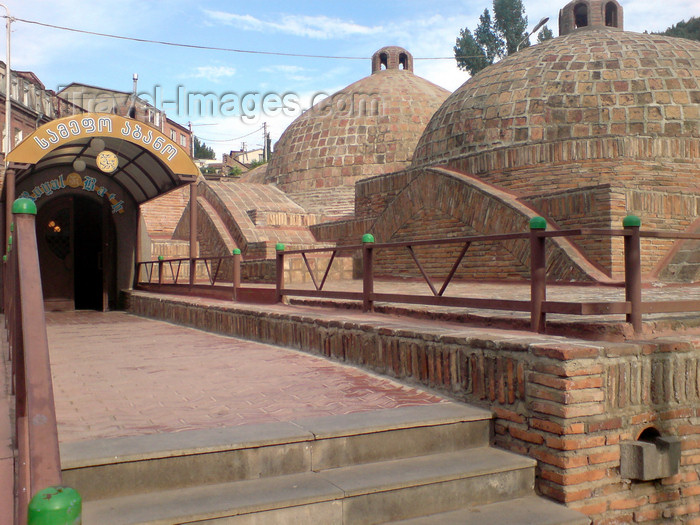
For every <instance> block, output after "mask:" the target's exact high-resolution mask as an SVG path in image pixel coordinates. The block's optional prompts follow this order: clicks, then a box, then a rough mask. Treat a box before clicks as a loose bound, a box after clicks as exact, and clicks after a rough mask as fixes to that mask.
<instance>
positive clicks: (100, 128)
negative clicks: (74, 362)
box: [0, 113, 199, 310]
mask: <svg viewBox="0 0 700 525" xmlns="http://www.w3.org/2000/svg"><path fill="white" fill-rule="evenodd" d="M7 162H8V169H7V170H6V173H5V179H4V180H3V181H2V186H3V194H2V197H3V198H2V201H3V205H4V206H5V214H0V215H4V217H5V228H4V230H5V238H6V240H7V238H9V236H10V235H11V232H10V230H11V221H12V216H11V213H10V211H9V210H10V208H11V206H7V203H8V202H10V203H11V202H12V201H13V200H14V199H15V197H24V198H29V199H31V200H32V201H34V203H35V204H36V206H37V210H38V212H37V245H38V250H39V262H40V266H41V277H42V288H43V292H44V299H45V303H46V307H47V309H52V310H66V309H74V308H75V309H95V310H107V309H109V308H113V307H116V306H117V302H118V293H119V291H120V290H123V289H128V288H130V287H131V286H132V284H133V279H134V263H135V261H136V260H137V258H138V246H139V241H140V239H139V232H138V225H139V222H140V215H139V214H140V212H139V206H140V205H141V204H143V203H144V202H147V201H149V200H151V199H154V198H156V197H158V196H160V195H162V194H164V193H167V192H169V191H171V190H173V189H175V188H178V187H181V186H183V185H186V184H190V183H193V182H195V181H196V180H197V176H198V174H199V169H198V168H197V166H195V165H194V163H193V162H192V159H191V158H190V157H189V154H188V152H186V151H184V150H183V149H182V148H180V147H179V146H178V145H177V144H175V143H174V142H172V141H171V140H170V139H169V138H167V137H166V136H165V135H163V134H162V133H161V132H160V131H159V130H158V129H156V128H152V127H151V126H150V125H149V124H147V123H144V122H139V121H137V120H134V119H129V118H124V117H121V116H119V115H112V114H103V113H83V114H79V115H74V116H70V117H65V118H62V119H58V120H54V121H51V122H49V123H47V124H45V125H43V126H42V127H40V128H39V129H37V130H36V131H35V132H34V133H32V134H31V135H30V136H29V137H27V138H26V139H25V140H24V141H23V142H22V143H21V144H19V145H18V146H17V147H16V148H15V149H14V150H13V151H11V152H10V153H9V154H8V156H7Z"/></svg>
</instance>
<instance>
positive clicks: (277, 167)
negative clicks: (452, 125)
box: [265, 46, 449, 209]
mask: <svg viewBox="0 0 700 525" xmlns="http://www.w3.org/2000/svg"><path fill="white" fill-rule="evenodd" d="M448 95H449V91H447V90H445V89H443V88H441V87H439V86H436V85H435V84H432V83H431V82H428V81H427V80H425V79H423V78H420V77H418V76H416V75H414V74H413V58H412V57H411V55H410V53H408V52H407V51H406V50H404V49H402V48H400V47H395V46H392V47H386V48H383V49H380V50H379V51H377V53H375V54H374V56H373V58H372V74H371V75H370V76H368V77H365V78H363V79H362V80H359V81H357V82H355V83H354V84H351V85H350V86H348V87H346V88H345V89H342V90H341V91H338V92H337V93H335V94H334V95H332V96H330V97H328V98H326V99H325V100H323V101H321V102H319V103H317V104H316V105H314V106H313V107H312V108H311V109H309V110H308V111H306V112H305V113H303V114H302V115H301V116H299V117H298V118H297V119H296V120H295V121H294V122H293V123H292V124H291V125H290V126H289V127H288V128H287V130H286V131H285V132H284V133H283V134H282V137H281V138H280V140H279V142H278V143H277V145H276V147H275V152H274V155H273V156H272V158H271V160H270V163H269V166H268V169H267V174H266V177H265V182H266V183H268V184H277V186H278V187H279V188H280V189H282V190H283V191H285V192H287V193H301V192H309V191H310V190H319V189H329V188H341V187H345V188H346V189H347V190H348V191H352V190H351V188H352V187H353V186H354V184H355V182H356V181H357V180H360V179H363V178H366V177H370V176H373V175H378V174H382V173H389V172H392V171H398V170H401V169H403V168H405V167H407V166H408V165H410V162H411V158H412V155H413V150H414V149H415V146H416V144H417V142H418V139H419V138H420V136H421V134H422V133H423V130H424V129H425V126H426V124H427V123H428V121H429V120H430V117H431V116H432V115H433V113H434V112H435V111H436V110H437V109H438V108H439V107H440V105H441V104H442V102H443V101H444V100H445V99H446V98H447V96H448ZM307 209H308V208H307Z"/></svg>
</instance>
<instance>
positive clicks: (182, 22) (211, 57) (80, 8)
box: [0, 0, 700, 156]
mask: <svg viewBox="0 0 700 525" xmlns="http://www.w3.org/2000/svg"><path fill="white" fill-rule="evenodd" d="M620 1H621V4H622V6H623V8H624V10H625V11H624V16H625V29H626V30H628V31H638V32H642V31H644V30H648V31H661V30H664V29H666V28H667V27H669V26H670V25H672V24H674V23H676V22H678V21H680V20H683V19H688V18H690V17H691V16H700V0H670V1H667V2H664V3H663V9H660V8H659V2H658V0H620ZM566 3H567V2H566V0H561V1H560V2H552V1H551V0H524V5H525V9H526V14H527V16H528V19H529V22H530V26H531V27H532V26H533V25H534V24H535V23H536V22H537V21H538V20H540V18H542V17H545V16H548V17H550V22H549V24H548V26H549V27H550V28H551V29H552V30H553V31H554V34H555V35H557V34H558V31H557V23H556V20H557V16H558V12H559V9H560V8H561V7H563V6H564V5H565V4H566ZM5 5H7V7H8V8H9V10H10V13H11V14H12V16H13V17H16V18H22V19H26V20H30V21H35V22H41V23H46V24H54V25H59V26H66V27H70V28H75V29H81V30H85V31H94V32H100V33H110V34H116V35H120V36H125V37H134V38H142V39H149V40H160V41H168V42H176V43H183V44H193V45H198V46H207V47H221V48H231V49H240V50H253V51H266V52H281V53H293V54H301V55H303V54H307V55H325V56H334V57H340V56H342V57H363V59H361V60H351V59H337V60H336V59H325V58H303V57H285V56H275V55H264V54H246V53H232V52H223V51H210V50H209V51H208V50H201V49H185V48H180V47H171V46H163V45H157V44H148V43H139V42H131V41H125V40H116V39H110V38H103V37H99V36H92V35H86V34H79V33H73V32H68V31H63V30H57V29H52V28H47V27H42V26H39V25H36V24H29V23H26V22H21V21H16V22H14V23H13V25H12V29H13V30H12V68H13V69H16V70H25V71H26V70H29V71H33V72H34V73H35V74H36V75H37V76H38V77H39V78H40V79H41V80H42V82H43V83H44V84H45V85H46V87H47V88H49V89H55V90H56V89H59V88H60V86H63V85H67V84H69V83H71V82H80V83H85V84H91V85H96V86H101V87H107V88H111V89H117V90H121V91H130V90H131V87H132V75H133V73H138V75H139V82H138V89H139V92H140V93H141V94H142V96H143V97H144V98H149V97H150V99H151V100H153V99H155V101H156V102H158V105H160V103H161V102H165V103H166V104H165V107H164V109H165V110H166V111H167V113H168V116H169V117H171V118H173V119H174V120H176V121H178V122H180V123H181V124H184V125H187V123H188V122H192V123H193V126H194V128H193V129H194V131H195V134H196V135H198V136H199V137H201V138H202V139H204V141H205V142H206V143H207V144H209V145H210V146H212V147H213V148H214V149H215V151H216V152H217V154H218V156H220V154H221V153H222V152H227V151H229V150H230V149H237V148H239V147H240V146H241V143H242V142H246V144H247V145H248V148H249V149H250V148H252V147H255V146H257V145H260V144H262V131H258V130H259V128H260V127H261V126H262V123H263V122H267V124H268V127H269V130H270V132H271V134H272V138H273V141H274V140H276V139H277V138H278V137H279V136H280V134H281V133H282V132H283V131H284V129H285V128H286V126H288V125H289V123H291V121H292V120H293V119H294V118H295V117H296V116H298V114H299V111H300V110H301V108H306V107H308V105H309V103H310V101H311V100H312V99H313V97H319V96H323V93H326V94H332V93H334V92H335V91H337V90H339V89H341V88H343V87H344V86H347V85H348V84H350V83H352V82H354V81H356V80H359V79H360V78H363V77H365V76H367V75H369V74H370V61H369V57H371V55H372V54H373V53H374V52H375V51H376V50H378V49H380V48H381V47H384V46H386V45H399V46H402V47H404V48H406V49H407V50H408V51H410V52H411V53H412V54H413V56H414V57H416V58H436V57H450V56H452V54H453V51H452V47H453V45H454V42H455V38H456V37H457V35H458V33H459V30H460V28H462V27H469V28H471V29H473V28H474V27H475V26H476V25H477V24H478V17H479V14H480V13H481V12H483V10H484V8H486V7H488V8H491V0H480V1H478V2H476V1H473V0H471V1H457V0H438V1H434V2H426V1H425V0H384V1H382V2H366V1H360V0H357V1H353V2H343V1H328V0H327V1H296V2H289V1H285V2H280V1H275V0H268V1H267V2H235V1H233V2H231V1H214V0H205V1H202V2H193V1H184V0H149V1H147V0H139V1H135V0H53V1H43V0H42V1H39V0H5ZM2 12H3V10H2V9H0V13H2ZM0 32H1V33H2V37H1V38H2V40H3V41H4V36H5V33H4V31H0ZM0 55H1V56H2V59H3V60H4V46H3V45H2V44H0ZM415 73H416V74H417V75H419V76H421V77H423V78H426V79H428V80H430V81H431V82H434V83H436V84H438V85H441V86H443V87H445V88H446V89H449V90H451V91H453V90H455V89H457V88H458V87H459V86H460V85H461V84H462V83H464V82H465V81H466V80H467V79H468V74H467V73H465V72H463V71H460V70H459V69H457V67H456V65H455V61H454V60H453V59H451V60H416V61H415ZM178 93H180V96H181V97H180V100H181V101H182V100H183V96H182V94H183V93H187V94H189V93H202V94H204V93H209V94H213V96H214V98H215V99H216V100H217V102H218V104H219V105H218V106H216V107H215V111H214V114H201V112H198V111H196V108H192V107H190V108H188V107H186V105H185V104H184V103H182V102H181V103H180V105H179V106H177V105H176V104H175V103H174V101H175V100H176V99H177V95H178ZM268 94H272V95H269V96H268V97H267V98H265V96H266V95H268ZM275 94H277V95H279V97H280V99H282V97H283V96H285V95H287V97H288V98H287V99H284V100H285V101H287V102H289V101H291V102H292V103H286V104H284V105H285V107H286V108H288V110H285V111H281V110H280V109H279V108H280V103H279V102H278V99H276V98H275ZM246 95H247V96H246ZM270 97H272V98H270ZM289 97H291V98H289ZM184 98H186V97H184ZM316 100H318V98H316ZM263 101H266V104H267V106H266V109H267V111H261V109H262V108H263ZM295 101H298V103H297V102H295ZM168 102H173V103H170V104H168ZM241 103H243V104H244V105H246V107H244V108H241ZM242 113H245V114H246V115H247V116H248V118H242ZM244 135H248V136H244Z"/></svg>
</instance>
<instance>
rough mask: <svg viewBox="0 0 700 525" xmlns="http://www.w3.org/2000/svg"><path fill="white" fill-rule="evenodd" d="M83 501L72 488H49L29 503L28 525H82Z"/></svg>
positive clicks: (36, 495)
mask: <svg viewBox="0 0 700 525" xmlns="http://www.w3.org/2000/svg"><path fill="white" fill-rule="evenodd" d="M82 511H83V500H82V498H81V497H80V494H79V493H78V491H76V490H75V489H72V488H70V487H49V488H47V489H44V490H40V491H39V492H37V493H36V494H35V495H34V497H33V498H32V500H31V501H30V502H29V508H28V512H27V525H80V523H81V514H82Z"/></svg>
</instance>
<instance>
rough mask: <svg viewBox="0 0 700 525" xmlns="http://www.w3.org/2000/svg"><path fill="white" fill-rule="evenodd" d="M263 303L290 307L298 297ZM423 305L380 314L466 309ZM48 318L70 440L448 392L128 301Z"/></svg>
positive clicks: (401, 322) (352, 408)
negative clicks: (220, 331)
mask: <svg viewBox="0 0 700 525" xmlns="http://www.w3.org/2000/svg"><path fill="white" fill-rule="evenodd" d="M334 286H342V288H343V289H346V290H347V289H351V288H352V287H353V286H355V287H356V286H359V283H358V282H352V283H347V282H346V283H335V285H334V284H333V283H330V286H329V287H330V289H333V287H334ZM397 288H400V290H401V291H402V292H404V293H419V294H420V293H425V294H429V293H430V292H429V290H428V289H427V287H426V285H425V284H423V283H415V282H413V283H412V282H402V283H400V284H397V283H379V284H378V285H377V286H375V289H376V290H377V291H380V292H383V291H394V292H395V291H396V290H397ZM448 293H449V294H451V295H455V296H471V297H496V298H517V299H527V298H528V296H529V287H528V286H527V285H522V286H520V285H498V284H480V285H479V286H474V285H469V286H466V285H454V286H453V285H451V286H450V288H449V289H448ZM644 296H645V297H644V298H645V300H650V301H654V300H671V299H674V298H675V299H678V298H679V297H682V298H685V299H690V298H698V297H699V296H700V287H693V286H690V287H681V288H679V287H673V286H668V287H651V288H647V289H645V290H644ZM548 297H549V298H550V299H553V300H556V299H566V300H582V301H592V300H597V301H601V300H620V299H622V298H623V297H624V290H622V289H619V288H608V287H603V288H601V287H573V286H571V287H550V288H549V289H548ZM188 301H189V302H192V303H195V304H201V306H204V307H206V306H207V305H209V304H213V303H219V301H215V300H210V299H196V298H190V299H188ZM223 303H224V304H229V305H232V304H235V303H230V302H228V301H224V302H223ZM404 307H406V308H408V306H406V305H404ZM264 308H266V309H267V310H276V309H282V310H286V309H288V308H289V307H288V306H284V305H274V306H266V307H264ZM293 308H294V309H298V310H300V311H302V310H303V311H305V312H307V313H309V314H310V315H314V312H315V314H316V315H319V316H320V317H323V316H324V315H335V314H333V313H332V312H333V310H334V309H332V308H331V309H329V308H318V307H313V306H310V305H307V306H303V305H297V306H294V307H293ZM413 308H415V309H422V310H424V313H425V314H426V316H429V315H430V314H431V313H432V314H434V316H435V317H433V318H432V319H429V318H426V319H423V320H418V319H415V318H414V319H411V318H409V317H403V316H391V315H381V314H376V315H377V316H380V317H378V319H379V321H377V319H375V321H377V322H381V323H383V326H387V327H394V328H401V327H403V328H405V329H410V328H411V327H415V326H416V325H418V324H423V323H429V324H432V325H433V326H434V327H435V328H436V329H440V328H439V327H440V326H443V325H445V326H447V324H445V322H444V319H443V320H442V321H441V320H440V315H439V312H440V311H448V312H449V311H454V312H457V311H462V312H464V311H465V309H457V308H438V307H430V308H429V309H428V307H420V306H414V307H413ZM428 310H429V311H428ZM479 312H480V314H482V315H484V316H486V317H488V316H490V315H496V313H494V312H489V311H484V310H481V311H479ZM497 315H498V316H501V317H504V316H505V317H511V319H512V318H515V317H527V314H521V313H507V312H498V313H497ZM689 315H697V314H689ZM343 317H344V318H346V319H355V318H357V320H362V319H365V320H367V321H369V318H370V317H372V318H374V317H375V316H371V315H370V316H369V317H368V314H363V313H362V312H361V311H359V310H346V311H345V313H344V314H343ZM551 317H552V318H553V317H555V316H551ZM557 317H558V316H557ZM612 317H614V319H615V320H616V321H617V322H622V321H623V320H624V317H623V316H603V317H597V318H596V320H597V321H598V322H605V321H606V319H607V320H608V321H609V320H612ZM647 317H651V316H645V318H647ZM574 320H581V321H584V320H587V321H590V320H591V318H590V317H586V318H582V317H571V316H567V321H568V322H569V323H571V322H572V321H574ZM47 324H48V326H47V330H48V335H49V344H50V349H51V361H52V370H53V374H54V390H55V396H56V410H57V416H58V423H59V439H60V440H61V441H62V442H70V441H82V440H89V439H96V438H105V437H117V436H127V435H138V434H147V433H158V432H174V431H180V430H188V429H201V428H215V427H225V426H233V425H243V424H248V423H262V422H270V421H285V420H291V419H298V418H300V417H307V416H308V417H311V416H323V415H339V414H346V413H352V412H360V411H367V410H374V409H381V408H392V407H399V406H408V405H419V404H427V403H437V402H441V401H442V399H441V398H440V397H438V396H436V395H433V394H431V393H427V392H423V391H420V390H417V389H414V388H410V387H407V386H405V385H402V384H400V383H398V382H394V381H392V380H390V379H387V378H385V377H380V376H377V375H373V374H371V373H368V372H365V371H362V370H359V369H357V368H353V367H351V366H347V365H343V364H340V363H337V362H333V361H328V360H326V359H324V358H321V357H316V356H313V355H309V354H305V353H300V352H296V351H293V350H288V349H283V348H278V347H273V346H269V345H264V344H259V343H254V342H250V341H245V340H241V339H236V338H231V337H226V336H221V335H215V334H210V333H206V332H202V331H198V330H194V329H190V328H185V327H181V326H176V325H173V324H169V323H164V322H159V321H153V320H148V319H143V318H139V317H135V316H132V315H129V314H126V313H123V312H109V313H106V314H102V313H98V312H64V313H58V312H49V313H47ZM451 327H452V328H455V327H456V325H453V324H452V325H451ZM514 327H515V325H514ZM443 329H444V327H443ZM460 329H461V330H466V331H468V332H473V333H474V334H481V335H482V336H485V337H495V336H496V335H495V334H494V333H492V332H494V331H495V329H494V328H493V327H491V328H488V329H485V328H484V327H481V328H479V327H469V326H468V324H467V325H464V324H460ZM486 330H488V331H489V332H488V333H486ZM498 332H499V336H500V337H514V338H518V339H519V338H522V337H523V336H524V335H527V337H530V338H532V337H537V335H536V334H533V333H531V332H520V331H517V330H502V329H501V330H498ZM540 337H541V336H540ZM545 337H546V336H545Z"/></svg>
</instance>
